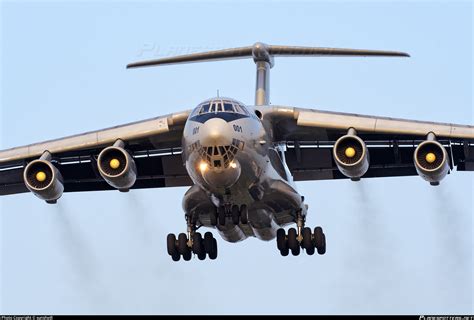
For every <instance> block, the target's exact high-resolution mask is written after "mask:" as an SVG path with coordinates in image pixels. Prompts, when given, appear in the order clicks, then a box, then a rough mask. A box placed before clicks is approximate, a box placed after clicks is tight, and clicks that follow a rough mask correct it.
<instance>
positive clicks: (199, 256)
mask: <svg viewBox="0 0 474 320" xmlns="http://www.w3.org/2000/svg"><path fill="white" fill-rule="evenodd" d="M197 256H198V259H199V260H204V259H206V253H205V252H203V253H201V254H198V255H197Z"/></svg>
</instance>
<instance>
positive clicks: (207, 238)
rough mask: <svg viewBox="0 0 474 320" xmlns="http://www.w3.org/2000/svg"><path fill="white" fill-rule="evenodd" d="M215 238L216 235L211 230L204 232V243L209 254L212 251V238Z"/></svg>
mask: <svg viewBox="0 0 474 320" xmlns="http://www.w3.org/2000/svg"><path fill="white" fill-rule="evenodd" d="M213 239H214V237H213V236H212V233H210V232H206V233H205V234H204V240H203V244H204V252H205V253H207V254H209V253H210V252H211V249H212V240H213Z"/></svg>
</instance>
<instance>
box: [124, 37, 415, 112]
mask: <svg viewBox="0 0 474 320" xmlns="http://www.w3.org/2000/svg"><path fill="white" fill-rule="evenodd" d="M289 56H316V57H327V56H338V57H349V56H362V57H367V56H372V57H409V56H410V55H409V54H408V53H405V52H397V51H379V50H362V49H339V48H321V47H289V46H278V45H276V46H275V45H267V44H265V43H262V42H257V43H255V44H254V45H253V46H247V47H240V48H233V49H223V50H216V51H208V52H201V53H193V54H186V55H181V56H174V57H169V58H161V59H155V60H148V61H140V62H135V63H130V64H128V65H127V68H139V67H150V66H158V65H167V64H178V63H190V62H203V61H217V60H229V59H244V58H253V61H254V62H255V64H256V67H257V76H256V88H255V105H257V106H262V105H268V104H269V103H270V69H271V68H272V67H273V66H274V64H275V63H274V59H273V58H274V57H289ZM217 95H218V96H219V91H218V93H217Z"/></svg>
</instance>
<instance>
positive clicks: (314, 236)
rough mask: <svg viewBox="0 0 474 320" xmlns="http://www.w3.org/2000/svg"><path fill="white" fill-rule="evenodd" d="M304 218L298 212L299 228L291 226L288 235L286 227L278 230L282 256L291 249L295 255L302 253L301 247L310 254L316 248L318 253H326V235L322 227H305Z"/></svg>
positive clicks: (297, 221) (279, 247)
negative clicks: (312, 228) (312, 230)
mask: <svg viewBox="0 0 474 320" xmlns="http://www.w3.org/2000/svg"><path fill="white" fill-rule="evenodd" d="M304 222H305V221H304V218H303V217H302V216H301V214H297V218H296V223H297V226H298V228H297V229H295V228H290V229H289V230H288V235H287V234H286V232H285V229H283V228H280V229H278V231H277V247H278V250H280V253H281V255H282V256H284V257H286V256H287V255H288V254H289V252H290V250H291V253H292V254H293V255H294V256H297V255H299V254H300V251H301V248H303V249H305V250H306V253H307V254H308V255H310V256H311V255H313V254H314V252H315V249H316V250H317V251H318V254H325V253H326V235H325V234H324V232H323V229H322V228H321V227H316V228H314V233H312V232H311V228H307V227H304Z"/></svg>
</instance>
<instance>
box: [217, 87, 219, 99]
mask: <svg viewBox="0 0 474 320" xmlns="http://www.w3.org/2000/svg"><path fill="white" fill-rule="evenodd" d="M217 97H218V98H219V89H217Z"/></svg>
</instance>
